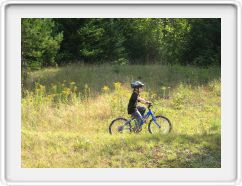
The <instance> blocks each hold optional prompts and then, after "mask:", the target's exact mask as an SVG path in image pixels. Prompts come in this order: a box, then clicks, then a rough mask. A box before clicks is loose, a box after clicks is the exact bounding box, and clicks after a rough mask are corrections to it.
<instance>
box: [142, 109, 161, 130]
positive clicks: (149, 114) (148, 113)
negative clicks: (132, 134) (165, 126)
mask: <svg viewBox="0 0 242 186" xmlns="http://www.w3.org/2000/svg"><path fill="white" fill-rule="evenodd" d="M149 116H151V117H152V120H153V121H154V122H155V124H156V125H157V126H158V127H159V128H161V126H160V125H159V124H158V123H157V122H156V117H155V116H154V114H153V112H152V111H151V109H149V111H148V112H147V113H146V115H144V116H143V117H142V119H143V121H142V123H141V125H143V124H144V123H145V120H146V119H147V118H148V117H149Z"/></svg>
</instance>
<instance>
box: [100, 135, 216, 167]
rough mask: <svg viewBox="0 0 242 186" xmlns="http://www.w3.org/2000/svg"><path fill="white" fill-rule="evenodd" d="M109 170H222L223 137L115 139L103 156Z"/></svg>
mask: <svg viewBox="0 0 242 186" xmlns="http://www.w3.org/2000/svg"><path fill="white" fill-rule="evenodd" d="M97 154H101V155H103V156H105V157H109V158H108V159H109V160H108V162H109V163H108V165H109V166H110V167H127V168H128V167H130V168H132V167H139V168H220V167H221V140H220V134H204V135H178V134H169V135H163V136H154V135H142V136H141V135H132V136H127V137H125V138H123V137H117V138H114V139H113V140H112V141H111V142H110V143H109V144H107V145H106V146H105V145H104V146H103V147H102V148H101V149H100V152H97Z"/></svg>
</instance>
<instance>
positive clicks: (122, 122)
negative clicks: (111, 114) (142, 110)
mask: <svg viewBox="0 0 242 186" xmlns="http://www.w3.org/2000/svg"><path fill="white" fill-rule="evenodd" d="M130 132H131V124H130V122H128V120H127V119H125V118H117V119H115V120H113V121H112V122H111V124H110V125H109V133H110V134H123V133H130Z"/></svg>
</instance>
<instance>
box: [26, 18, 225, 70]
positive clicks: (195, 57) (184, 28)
mask: <svg viewBox="0 0 242 186" xmlns="http://www.w3.org/2000/svg"><path fill="white" fill-rule="evenodd" d="M220 45H221V21H220V19H178V18H176V19H168V18H162V19H161V18H160V19H158V18H146V19H143V18H142V19H138V18H136V19H135V18H129V19H121V18H119V19H32V18H30V19H29V18H28V19H22V57H23V59H22V60H23V62H25V63H26V64H28V66H34V65H35V66H36V65H37V66H39V67H43V66H53V65H56V64H66V63H78V62H84V63H95V64H96V63H116V64H137V63H139V64H140V63H142V64H151V63H161V64H185V65H187V64H192V65H199V66H210V65H220Z"/></svg>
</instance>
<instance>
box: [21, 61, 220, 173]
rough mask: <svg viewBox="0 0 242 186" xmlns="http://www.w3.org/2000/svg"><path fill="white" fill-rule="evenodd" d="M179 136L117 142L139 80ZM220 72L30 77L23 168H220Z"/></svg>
mask: <svg viewBox="0 0 242 186" xmlns="http://www.w3.org/2000/svg"><path fill="white" fill-rule="evenodd" d="M137 79H139V80H141V81H143V82H145V84H146V88H145V90H144V92H143V93H141V96H143V97H145V98H147V99H149V100H151V101H152V102H153V103H154V106H153V108H152V109H153V111H154V112H155V113H156V114H162V115H165V116H167V117H168V118H169V119H170V120H171V122H172V124H173V130H172V133H170V134H167V135H152V134H149V133H148V132H147V125H144V126H143V130H142V132H141V133H139V134H129V135H119V136H111V135H109V133H108V126H109V124H110V122H111V121H112V120H113V119H114V118H116V117H120V116H123V117H129V116H128V115H127V111H126V110H127V104H128V100H129V97H130V95H131V91H132V90H131V89H130V86H129V85H130V82H131V81H132V80H137ZM220 101H221V100H220V69H219V68H209V69H203V68H195V67H182V66H161V65H149V66H148V65H135V66H131V65H127V66H111V65H110V66H108V65H100V66H97V65H95V66H94V65H93V66H91V65H89V66H85V65H70V66H66V67H59V68H48V69H43V70H40V71H35V72H31V73H30V74H29V77H28V80H27V86H26V88H25V89H24V91H23V97H22V167H42V168H45V167H58V168H62V167H63V168H73V167H76V168H78V167H79V168H86V167H93V168H95V167H96V168H101V167H103V168H111V167H120V168H129V167H130V168H131V167H139V168H167V167H194V168H195V167H215V168H216V167H220V166H221V141H220V140H221V137H220V130H221V119H220V114H221V111H220Z"/></svg>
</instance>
